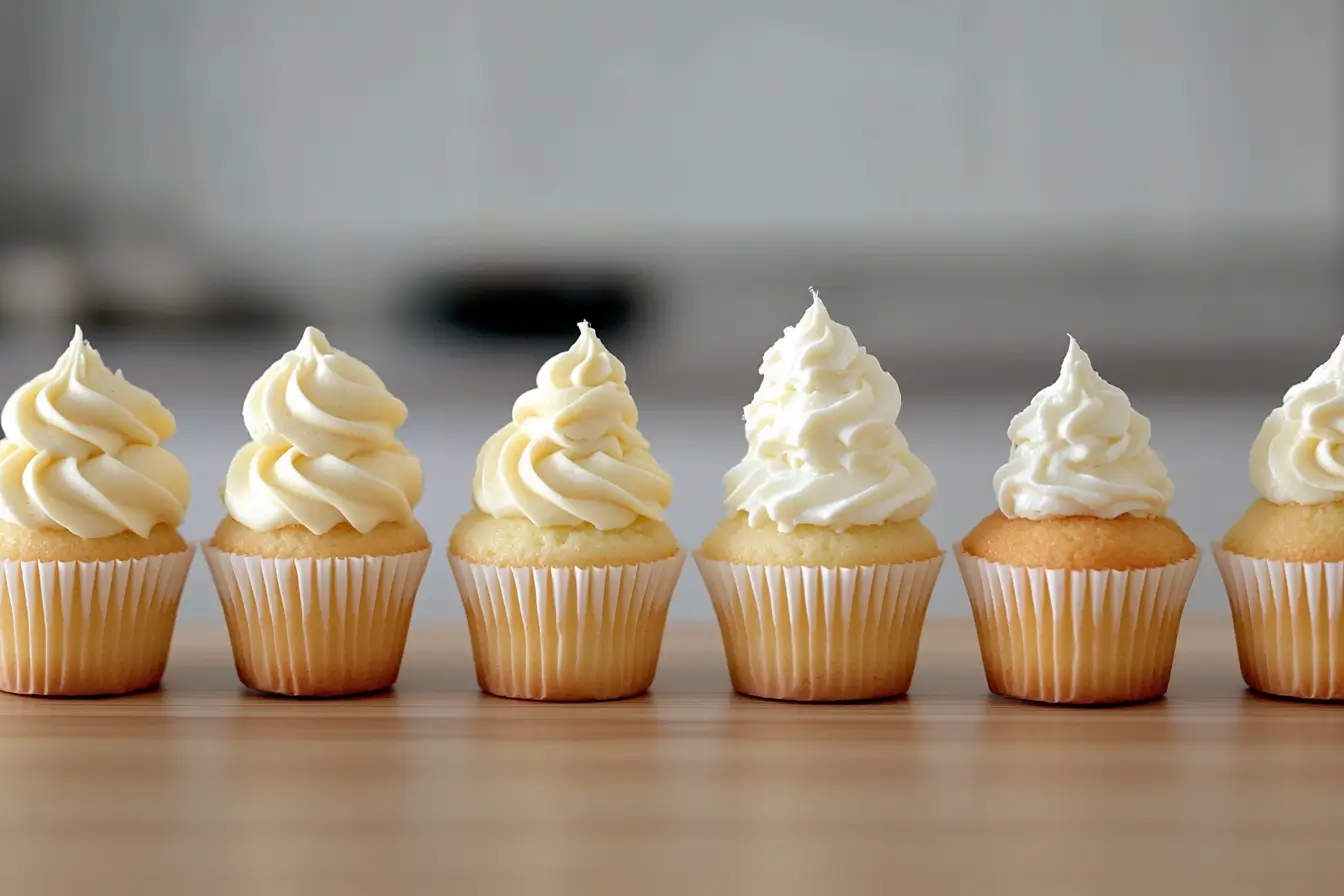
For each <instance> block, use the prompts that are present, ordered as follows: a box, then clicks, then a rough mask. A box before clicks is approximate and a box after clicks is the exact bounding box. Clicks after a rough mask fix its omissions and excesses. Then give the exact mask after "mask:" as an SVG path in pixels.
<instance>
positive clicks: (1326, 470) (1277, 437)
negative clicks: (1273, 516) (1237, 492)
mask: <svg viewBox="0 0 1344 896" xmlns="http://www.w3.org/2000/svg"><path fill="white" fill-rule="evenodd" d="M1251 482H1252V483H1254V485H1255V487H1256V489H1257V490H1258V491H1259V492H1260V494H1261V495H1263V496H1264V497H1265V498H1266V499H1267V500H1269V501H1273V502H1274V503H1276V504H1326V503H1330V502H1333V501H1344V339H1342V340H1340V343H1339V345H1338V346H1336V347H1335V350H1334V352H1333V353H1332V354H1331V355H1330V357H1329V358H1328V359H1327V360H1326V362H1325V363H1324V364H1322V365H1321V366H1320V367H1317V368H1316V369H1315V370H1314V371H1313V372H1312V374H1311V376H1309V377H1307V379H1306V380H1304V381H1303V382H1301V383H1298V384H1297V385H1296V386H1293V387H1292V388H1291V389H1289V390H1288V392H1287V394H1285V395H1284V396H1283V406H1282V407H1280V408H1277V409H1275V410H1274V411H1273V412H1272V413H1271V414H1270V415H1269V417H1268V418H1266V420H1265V422H1264V425H1263V426H1261V427H1260V435H1259V436H1258V437H1257V438H1256V440H1255V444H1254V445H1252V446H1251Z"/></svg>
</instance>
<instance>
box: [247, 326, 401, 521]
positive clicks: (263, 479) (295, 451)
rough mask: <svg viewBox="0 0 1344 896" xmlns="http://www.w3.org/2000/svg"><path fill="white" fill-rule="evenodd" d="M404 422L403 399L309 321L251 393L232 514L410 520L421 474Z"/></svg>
mask: <svg viewBox="0 0 1344 896" xmlns="http://www.w3.org/2000/svg"><path fill="white" fill-rule="evenodd" d="M405 421H406V405H404V404H402V402H401V401H400V400H399V399H398V398H397V397H396V396H394V395H393V394H392V393H391V392H389V391H388V390H387V387H386V386H385V385H384V384H383V381H382V380H381V379H379V378H378V375H377V374H376V373H374V372H373V370H372V369H371V368H369V367H368V365H366V364H364V363H363V362H361V361H359V360H357V359H355V358H353V357H351V356H350V355H347V354H346V353H345V352H343V351H340V350H338V349H335V348H333V347H332V345H331V343H330V342H328V341H327V337H326V336H325V335H323V333H322V332H321V331H320V330H318V329H316V328H314V327H308V328H307V329H306V330H304V333H303V338H302V339H301V340H300V342H299V345H298V347H297V348H295V349H294V350H293V351H289V352H286V353H285V354H284V355H283V356H282V357H281V358H280V360H278V361H276V362H275V363H274V364H272V365H271V366H270V367H269V368H268V369H267V370H266V372H265V373H263V374H262V375H261V378H260V379H258V380H257V381H256V382H255V383H253V384H252V388H250V389H249V390H248V392H247V398H246V400H245V401H244V403H243V422H244V423H245V424H246V426H247V432H248V434H249V435H250V436H251V437H252V441H251V442H249V443H248V444H246V445H244V446H243V447H242V448H241V449H240V450H239V451H238V453H237V454H236V455H235V456H234V458H233V462H232V463H231V464H230V465H229V472H228V476H227V478H226V480H225V483H224V489H223V497H224V503H225V505H226V506H227V507H228V510H229V516H231V517H232V518H233V519H235V520H236V521H238V522H239V523H241V524H242V525H244V526H246V527H247V528H248V529H251V530H253V531H257V532H269V531H273V530H276V529H282V528H285V527H288V526H301V527H303V528H304V529H307V530H308V531H309V532H312V533H314V534H317V535H321V534H325V533H327V532H329V531H331V530H332V529H333V528H335V527H336V526H339V525H348V526H350V527H352V528H353V529H355V530H356V531H358V532H361V533H368V532H371V531H373V529H375V528H376V527H377V526H379V525H381V524H383V523H401V524H410V523H411V522H413V519H414V518H413V516H412V511H413V509H414V507H415V505H416V504H417V503H418V502H419V500H420V497H421V495H422V494H423V491H424V477H423V476H422V474H421V470H420V461H419V460H417V459H416V458H415V457H414V456H413V455H412V454H411V453H410V452H409V451H407V450H406V447H405V446H404V445H402V444H401V442H399V441H398V440H397V437H396V431H397V429H398V427H400V426H401V425H402V424H403V423H404V422H405Z"/></svg>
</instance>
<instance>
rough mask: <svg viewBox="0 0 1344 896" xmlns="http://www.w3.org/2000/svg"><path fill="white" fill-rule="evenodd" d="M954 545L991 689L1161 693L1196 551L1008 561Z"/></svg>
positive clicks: (1099, 695)
mask: <svg viewBox="0 0 1344 896" xmlns="http://www.w3.org/2000/svg"><path fill="white" fill-rule="evenodd" d="M956 552H957V562H958V565H959V566H960V567H961V575H962V579H963V580H964V581H965V582H966V592H967V594H968V595H969V596H970V599H971V611H972V614H973V615H974V617H975V630H976V635H977V636H978V638H979V640H980V655H981V657H982V658H983V660H984V663H985V678H986V680H987V682H988V684H989V689H990V690H991V691H993V692H994V693H996V694H1001V695H1003V696H1005V697H1017V698H1019V699H1023V700H1034V701H1038V702H1042V703H1079V704H1084V703H1128V702H1132V701H1135V700H1149V699H1152V698H1154V697H1160V696H1162V695H1163V694H1164V693H1166V690H1167V684H1168V683H1169V682H1170V680H1171V667H1172V663H1173V660H1174V658H1175V653H1176V637H1177V633H1178V631H1179V629H1180V624H1181V613H1182V611H1183V610H1184V609H1185V602H1186V599H1187V598H1188V597H1189V596H1190V586H1191V585H1192V584H1193V583H1194V580H1195V572H1196V571H1197V570H1198V569H1199V554H1198V552H1196V554H1195V555H1194V556H1193V557H1191V558H1190V559H1188V560H1183V561H1181V562H1180V563H1173V564H1170V565H1168V566H1159V567H1154V568H1151V569H1132V570H1113V569H1093V570H1065V569H1041V568H1036V567H1026V566H1010V565H1007V564H1004V563H992V562H990V561H988V560H982V559H980V558H977V557H972V556H971V555H969V554H966V553H965V552H963V551H962V550H961V549H960V546H959V545H958V547H957V549H956Z"/></svg>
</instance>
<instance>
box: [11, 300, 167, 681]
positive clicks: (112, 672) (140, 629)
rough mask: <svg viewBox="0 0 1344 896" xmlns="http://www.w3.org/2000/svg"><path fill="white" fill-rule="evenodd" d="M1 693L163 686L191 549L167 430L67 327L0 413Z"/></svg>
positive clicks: (148, 399)
mask: <svg viewBox="0 0 1344 896" xmlns="http://www.w3.org/2000/svg"><path fill="white" fill-rule="evenodd" d="M0 422H2V423H3V426H4V431H5V439H4V440H3V441H0V564H3V571H4V575H3V578H0V690H4V691H8V692H10V693H12V694H35V695H44V696H65V697H76V696H93V695H96V694H125V693H130V692H132V691H141V690H145V689H146V688H152V687H154V686H155V685H157V684H158V683H159V680H160V679H161V678H162V677H163V669H164V666H165V665H166V664H167V662H168V649H169V646H170V643H171V641H172V637H173V624H174V622H175V621H176V619H177V606H178V603H179V601H180V600H181V597H182V586H183V584H184V583H185V582H186V578H187V569H188V567H190V566H191V556H192V549H191V547H190V546H189V545H188V544H187V543H186V542H185V541H183V540H182V536H181V535H179V534H178V532H177V527H178V526H179V525H180V524H181V522H182V517H183V515H184V514H185V513H186V510H187V500H188V498H189V497H190V494H191V485H190V482H189V481H188V479H187V471H186V469H185V468H184V467H183V466H182V463H181V462H180V461H179V460H178V459H177V458H176V457H174V456H173V455H172V454H169V453H168V451H167V450H165V449H164V448H163V447H162V443H163V442H164V441H166V440H167V439H168V438H169V437H170V436H171V435H172V434H173V431H174V429H175V428H176V426H175V424H174V422H173V415H172V414H170V413H168V411H167V409H166V408H164V406H163V405H162V404H160V403H159V400H158V399H157V398H155V397H154V396H153V395H151V394H149V393H148V392H146V391H144V390H143V389H139V388H137V387H135V386H133V385H131V384H130V383H128V382H127V381H126V380H125V378H123V377H122V375H121V372H120V371H118V372H116V373H113V372H112V371H111V370H108V368H107V366H106V365H105V364H103V359H102V358H101V357H99V355H98V353H97V352H96V351H94V350H93V348H91V347H90V346H89V344H88V343H87V342H85V341H84V334H83V333H82V332H81V331H80V330H79V328H78V327H76V328H75V337H74V339H72V340H71V341H70V346H69V348H67V349H66V350H65V354H63V355H61V357H60V359H59V360H57V362H56V366H55V367H53V368H52V369H51V370H49V371H47V372H46V373H44V374H42V375H41V376H39V377H37V378H36V379H34V380H31V381H30V382H28V383H27V384H25V385H23V386H21V387H20V388H19V390H18V391H17V392H15V393H14V394H13V395H12V396H10V398H9V401H7V402H5V407H4V413H3V415H0Z"/></svg>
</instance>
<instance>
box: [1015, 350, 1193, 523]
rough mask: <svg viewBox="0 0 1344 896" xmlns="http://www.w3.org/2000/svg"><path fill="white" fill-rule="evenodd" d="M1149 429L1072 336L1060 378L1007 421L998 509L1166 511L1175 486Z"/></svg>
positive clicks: (1034, 513)
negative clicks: (1009, 448)
mask: <svg viewBox="0 0 1344 896" xmlns="http://www.w3.org/2000/svg"><path fill="white" fill-rule="evenodd" d="M1150 433H1151V427H1150V426H1149V423H1148V418H1146V417H1144V416H1143V415H1142V414H1140V413H1138V412H1136V411H1135V410H1134V409H1133V407H1131V406H1130V403H1129V397H1128V396H1127V395H1125V393H1124V392H1122V391H1121V390H1120V389H1118V388H1116V387H1115V386H1112V385H1111V384H1110V383H1108V382H1106V381H1105V380H1104V379H1102V378H1101V377H1100V376H1098V375H1097V372H1096V371H1095V370H1093V369H1092V360H1091V359H1090V358H1088V356H1087V353H1086V352H1084V351H1083V350H1082V348H1080V347H1079V345H1078V342H1077V340H1075V339H1074V338H1073V337H1072V336H1070V337H1069V350H1068V353H1067V354H1066V355H1065V356H1064V363H1063V365H1062V366H1061V367H1060V370H1059V379H1057V380H1055V382H1054V383H1053V384H1052V385H1050V386H1047V387H1046V388H1044V389H1042V390H1041V391H1040V392H1038V393H1036V397H1035V398H1033V399H1032V400H1031V404H1030V406H1028V407H1027V409H1026V410H1024V411H1022V412H1021V413H1020V414H1018V415H1017V416H1016V417H1014V418H1013V420H1012V423H1010V424H1009V426H1008V438H1009V439H1010V440H1011V441H1012V443H1013V447H1012V451H1011V453H1010V455H1009V458H1008V462H1007V463H1006V464H1004V465H1003V466H1002V467H1000V468H999V470H998V472H997V473H995V474H994V489H995V491H996V492H997V493H998V498H999V509H1000V510H1001V511H1003V514H1004V515H1005V516H1008V517H1018V518H1023V519H1032V520H1041V519H1050V518H1053V517H1064V516H1091V517H1100V518H1102V519H1115V518H1116V517H1119V516H1122V515H1124V514H1130V515H1132V516H1141V517H1148V516H1162V515H1164V514H1165V513H1166V509H1167V504H1168V503H1169V502H1170V501H1171V496H1172V493H1173V491H1174V489H1173V486H1172V483H1171V479H1169V478H1168V477H1167V468H1166V467H1165V466H1163V464H1162V461H1161V460H1160V459H1159V458H1158V456H1157V452H1155V451H1153V449H1152V447H1151V446H1150V445H1149V444H1148V439H1149V436H1150Z"/></svg>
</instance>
